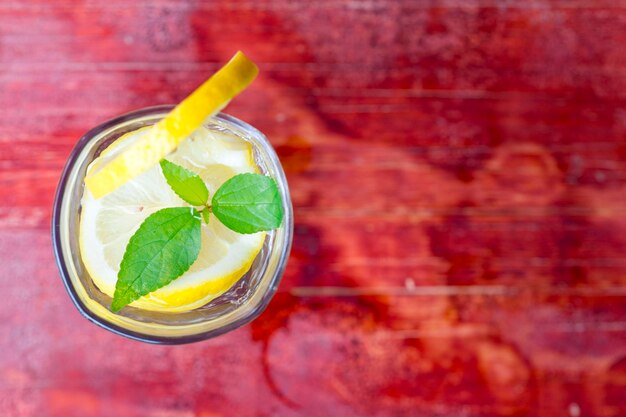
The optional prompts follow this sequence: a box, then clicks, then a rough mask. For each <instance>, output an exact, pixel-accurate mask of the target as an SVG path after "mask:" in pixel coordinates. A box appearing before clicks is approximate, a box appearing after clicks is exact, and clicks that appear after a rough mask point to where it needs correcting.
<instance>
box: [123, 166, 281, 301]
mask: <svg viewBox="0 0 626 417" xmlns="http://www.w3.org/2000/svg"><path fill="white" fill-rule="evenodd" d="M160 165H161V171H162V172H163V175H164V177H165V179H166V181H167V183H168V184H169V186H170V188H172V190H173V191H174V192H175V193H176V194H177V195H178V196H179V197H180V198H181V199H183V200H184V201H185V202H187V203H188V204H190V205H192V206H196V207H198V206H204V207H203V208H202V209H196V208H194V207H172V208H165V209H161V210H159V211H157V212H155V213H152V214H151V215H150V216H148V217H147V218H146V219H145V220H144V222H143V223H142V224H141V225H140V226H139V229H137V231H136V232H135V233H134V234H133V236H132V237H131V238H130V240H129V242H128V244H127V246H126V251H125V252H124V257H123V258H122V262H121V264H120V271H119V273H118V275H117V283H116V285H115V293H114V295H113V302H112V304H111V311H113V312H118V311H120V310H121V309H122V308H124V307H125V306H126V305H128V304H130V303H132V302H133V301H135V300H137V299H139V298H141V297H143V296H144V295H147V294H149V293H151V292H153V291H156V290H158V289H159V288H162V287H164V286H166V285H167V284H169V283H170V282H172V281H173V280H175V279H176V278H178V277H180V276H181V275H183V274H184V273H185V272H187V270H189V268H190V267H191V266H192V265H193V263H194V262H195V261H196V259H197V258H198V255H199V253H200V245H201V226H202V220H201V217H202V219H203V220H204V222H205V223H206V224H208V223H209V219H210V215H211V213H213V214H214V215H215V217H216V218H217V219H218V220H219V221H221V222H222V223H223V224H224V225H225V226H226V227H228V228H229V229H231V230H233V231H235V232H238V233H255V232H260V231H266V230H272V229H275V228H278V227H280V225H281V223H282V221H283V217H284V210H283V205H282V200H281V197H280V191H279V190H278V186H277V184H276V181H274V179H272V178H270V177H267V176H264V175H260V174H239V175H235V176H234V177H232V178H230V179H229V180H228V181H226V182H225V183H224V184H222V186H221V187H220V188H219V189H218V190H217V191H216V192H215V194H214V195H213V198H212V199H211V204H210V205H209V204H208V200H209V191H208V189H207V187H206V185H205V184H204V182H202V179H201V178H200V176H198V175H197V174H196V173H194V172H192V171H190V170H188V169H186V168H183V167H181V166H179V165H176V164H175V163H173V162H170V161H167V160H165V159H163V160H161V162H160Z"/></svg>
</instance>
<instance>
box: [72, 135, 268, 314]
mask: <svg viewBox="0 0 626 417" xmlns="http://www.w3.org/2000/svg"><path fill="white" fill-rule="evenodd" d="M149 134H150V130H149V129H148V128H142V129H139V130H136V131H133V132H129V133H127V134H126V135H124V136H123V137H121V138H120V139H118V140H116V141H115V142H113V143H112V144H111V145H110V146H109V147H108V148H106V149H105V150H104V151H103V152H102V154H101V155H100V157H98V158H97V159H96V160H94V161H93V162H92V163H91V165H90V166H89V168H88V169H87V173H89V172H90V171H91V170H93V169H97V168H98V165H101V164H105V163H106V162H107V161H108V160H110V159H111V158H113V157H114V156H115V155H116V154H118V153H119V152H122V151H123V150H124V149H125V148H127V147H129V146H132V144H133V143H136V142H137V141H138V140H140V139H141V138H142V137H144V136H145V135H149ZM167 160H169V161H172V162H175V163H177V164H178V165H180V166H183V167H185V168H187V169H189V170H191V171H194V172H196V173H198V174H199V175H200V177H201V178H202V179H203V180H204V182H205V183H206V185H207V187H208V189H209V193H210V195H213V194H215V192H216V191H217V189H218V188H219V186H220V185H222V184H223V183H224V182H226V180H228V179H229V178H231V177H233V176H234V175H236V174H241V173H258V172H259V168H258V166H257V165H256V163H255V162H254V156H253V149H252V145H251V144H250V143H248V142H246V141H245V140H243V139H241V138H238V137H236V136H232V135H227V134H224V133H222V132H217V131H210V130H209V129H207V128H204V127H202V128H200V129H197V130H196V131H195V132H194V133H193V134H192V136H191V137H190V138H189V139H187V140H185V141H184V142H182V143H181V145H180V146H179V147H178V148H177V150H176V151H174V152H173V153H172V154H170V155H168V156H167ZM81 205H82V208H83V210H82V213H81V220H80V238H79V242H80V252H81V255H82V259H83V262H84V264H85V267H86V269H87V271H88V272H89V275H91V277H92V279H93V281H94V283H95V284H96V286H97V287H98V288H99V289H100V290H101V291H102V292H103V293H105V294H107V295H109V296H110V297H113V294H114V291H115V283H116V280H117V272H118V269H119V265H120V263H121V261H122V256H123V255H124V249H125V247H126V244H127V243H128V241H129V239H130V237H131V236H132V235H133V233H134V232H135V230H136V229H137V228H138V227H139V225H140V224H141V223H142V222H143V221H144V220H145V219H146V218H147V217H148V216H149V215H150V214H152V213H154V212H156V211H157V210H159V209H162V208H166V207H176V206H184V205H185V202H184V201H183V200H182V199H181V198H180V197H178V196H177V195H176V194H175V193H174V192H173V191H172V189H171V188H170V187H169V186H168V184H167V182H166V180H165V178H164V177H163V175H162V173H161V170H160V168H159V166H158V165H157V166H154V167H152V168H151V169H149V170H148V171H146V172H144V173H143V174H141V175H139V176H138V177H135V178H133V179H132V180H130V181H129V182H127V183H125V184H124V185H122V186H121V187H119V188H117V189H116V190H114V191H113V192H111V193H109V194H107V195H106V196H104V197H102V198H100V199H95V198H94V196H93V194H92V193H91V192H89V190H87V189H86V190H85V193H84V194H83V197H82V202H81ZM211 216H213V215H211ZM211 220H212V221H211ZM211 220H209V222H208V224H207V225H206V226H205V227H202V228H201V231H202V235H201V236H202V245H201V251H200V255H199V257H198V260H197V261H196V262H195V263H194V264H193V265H192V266H191V268H190V269H189V271H187V272H186V273H185V274H184V275H182V276H181V277H179V278H177V279H176V280H175V281H172V282H171V283H170V284H169V285H167V286H165V287H163V288H161V289H159V290H157V291H155V292H152V293H150V294H149V295H146V296H145V297H142V298H141V299H139V300H137V301H135V302H133V303H132V304H131V305H132V306H134V307H138V308H142V309H148V310H157V311H172V312H176V311H185V310H191V309H194V308H197V307H199V306H202V305H204V304H206V303H207V302H209V301H211V300H212V299H214V298H215V297H217V296H219V295H221V294H223V293H224V292H225V291H226V290H228V289H229V288H230V287H231V286H232V285H233V284H234V283H235V282H236V281H237V280H238V279H239V278H241V277H242V276H243V274H244V273H246V272H247V271H248V269H249V268H250V266H251V265H252V262H253V261H254V259H255V257H256V255H257V254H258V253H259V251H260V250H261V247H262V246H263V241H264V240H265V233H264V232H258V233H254V234H239V233H236V232H234V231H232V230H230V229H228V228H227V227H225V226H224V225H223V224H221V223H220V222H219V221H217V220H216V219H211Z"/></svg>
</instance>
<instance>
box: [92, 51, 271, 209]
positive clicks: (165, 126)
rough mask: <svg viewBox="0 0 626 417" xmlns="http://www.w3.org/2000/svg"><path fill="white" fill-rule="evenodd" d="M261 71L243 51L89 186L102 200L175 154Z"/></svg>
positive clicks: (103, 169) (102, 169) (102, 168)
mask: <svg viewBox="0 0 626 417" xmlns="http://www.w3.org/2000/svg"><path fill="white" fill-rule="evenodd" d="M258 73H259V69H258V67H257V66H256V65H255V64H254V62H252V61H251V60H249V59H248V58H247V57H246V56H245V55H244V54H243V53H242V52H241V51H239V52H237V53H236V54H235V56H234V57H233V58H232V59H231V60H230V61H229V62H228V63H227V64H226V65H224V66H223V67H222V68H221V69H220V70H219V71H217V72H216V73H215V74H214V75H213V76H212V77H211V78H209V79H208V80H207V81H205V82H204V83H203V84H202V85H201V86H200V87H198V88H197V89H196V90H195V91H194V92H193V93H191V94H190V95H189V97H187V98H186V99H185V100H183V101H182V102H181V103H180V104H179V105H178V106H176V107H175V108H174V109H173V110H172V111H171V112H170V113H169V114H168V115H167V116H166V117H165V118H164V119H163V120H161V121H159V122H158V123H157V124H155V125H154V126H152V127H151V129H150V130H151V132H150V134H149V135H144V136H143V137H142V138H141V140H137V141H135V142H133V144H132V145H131V146H129V147H128V148H126V149H124V151H123V152H120V153H119V155H117V156H116V157H115V158H113V159H111V160H110V161H107V163H106V164H101V165H99V166H98V167H97V169H93V170H92V171H91V172H89V173H88V175H87V177H86V178H85V185H86V186H87V188H88V189H89V191H90V192H91V194H92V195H93V196H94V197H95V198H100V197H102V196H104V195H106V194H107V193H110V192H111V191H113V190H115V189H116V188H117V187H119V186H121V185H122V184H124V183H126V182H127V181H129V180H130V179H131V178H133V177H135V176H137V175H139V174H141V173H142V172H144V171H146V170H147V169H149V168H151V167H152V166H154V165H156V164H158V162H159V161H160V160H161V159H162V158H164V157H165V156H166V155H168V154H169V153H170V152H172V151H173V150H174V149H176V147H177V146H178V145H179V144H180V143H181V141H182V140H183V139H185V138H186V137H188V136H189V135H190V134H191V133H192V132H193V131H194V130H196V129H197V128H198V127H200V125H201V124H202V122H203V121H204V120H205V119H206V118H207V117H210V116H212V115H214V114H216V113H218V112H219V111H220V110H221V109H223V108H224V107H225V106H226V105H227V104H228V102H229V101H230V100H231V99H232V98H233V97H235V96H236V95H237V94H239V93H240V92H241V91H243V90H244V89H245V88H246V87H247V86H248V85H250V83H251V82H252V81H253V80H254V79H255V78H256V76H257V74H258Z"/></svg>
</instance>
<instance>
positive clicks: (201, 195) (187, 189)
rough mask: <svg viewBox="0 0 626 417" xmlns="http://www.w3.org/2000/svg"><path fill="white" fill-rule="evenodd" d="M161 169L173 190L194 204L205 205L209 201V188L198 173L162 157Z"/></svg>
mask: <svg viewBox="0 0 626 417" xmlns="http://www.w3.org/2000/svg"><path fill="white" fill-rule="evenodd" d="M160 164H161V170H162V171H163V175H164V176H165V179H166V180H167V183H168V184H169V185H170V187H172V190H174V192H175V193H176V194H177V195H178V196H179V197H180V198H182V199H183V200H185V201H186V202H188V203H189V204H191V205H192V206H204V205H205V204H206V203H207V201H209V190H207V188H206V185H204V182H203V181H202V178H200V176H198V174H196V173H194V172H192V171H189V170H188V169H185V168H183V167H181V166H180V165H176V164H175V163H173V162H170V161H168V160H167V159H161V162H160Z"/></svg>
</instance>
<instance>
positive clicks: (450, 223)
mask: <svg viewBox="0 0 626 417" xmlns="http://www.w3.org/2000/svg"><path fill="white" fill-rule="evenodd" d="M624 45H626V2H624V1H622V0H527V1H509V0H441V1H426V0H424V1H422V0H352V1H330V0H318V1H316V2H306V1H289V0H276V1H267V0H265V1H263V0H258V1H253V0H241V1H220V2H217V1H215V2H209V1H205V2H200V1H189V2H170V1H165V0H151V1H149V0H138V1H132V2H131V1H125V0H107V1H98V2H96V1H88V0H81V1H70V0H59V1H54V2H52V1H46V0H23V1H17V0H15V1H14V0H2V1H0V109H1V113H0V296H1V300H2V302H1V303H0V323H1V324H0V415H2V416H12V417H29V416H38V417H46V416H63V417H72V416H81V417H90V416H154V417H190V416H202V417H218V416H219V417H222V416H223V417H226V416H237V417H246V416H259V417H264V416H277V417H283V416H285V417H286V416H337V417H342V416H374V417H378V416H380V417H383V416H384V417H386V416H424V417H435V416H453V417H456V416H484V417H487V416H489V417H492V416H493V417H496V416H497V417H500V416H518V417H521V416H542V417H543V416H546V417H557V416H570V417H577V416H602V417H618V416H624V415H626V257H625V255H626V93H625V91H626V48H625V47H624ZM237 49H243V50H244V51H246V53H248V54H249V55H250V56H251V57H252V58H253V59H254V60H256V61H257V62H258V63H259V64H260V66H261V69H262V75H261V77H260V79H259V80H258V81H257V82H255V84H254V85H253V87H252V88H251V89H250V90H249V91H247V92H246V93H245V94H244V95H242V96H241V97H240V98H238V99H237V100H236V101H235V102H233V103H232V105H231V106H230V107H229V109H228V112H230V113H232V114H234V115H236V116H238V117H240V118H242V119H244V120H246V121H248V122H250V123H252V124H253V125H256V126H258V127H259V129H261V130H262V131H264V132H265V133H266V134H267V135H268V136H269V137H270V138H271V141H272V143H273V144H274V145H275V146H276V148H277V150H278V152H279V154H280V156H281V158H282V161H283V164H284V166H285V168H286V170H287V174H288V179H289V182H290V186H291V190H292V193H293V202H294V207H295V215H296V227H295V238H294V247H293V253H292V256H291V259H290V261H289V266H288V269H287V272H286V275H285V278H284V280H283V282H282V284H281V287H280V290H279V293H278V294H277V296H276V297H275V299H274V300H273V301H272V303H271V304H270V306H269V308H268V309H267V310H266V311H265V313H264V314H263V315H262V316H261V317H260V318H259V319H258V320H257V321H255V322H254V323H252V324H251V325H248V326H246V327H244V328H241V329H239V330H237V331H234V332H232V333H230V334H228V335H225V336H223V337H219V338H217V339H214V340H210V341H206V342H203V343H197V344H193V345H187V346H177V347H164V346H151V345H145V344H140V343H137V342H132V341H129V340H125V339H123V338H120V337H117V336H114V335H112V334H109V333H108V332H106V331H104V330H102V329H100V328H97V327H96V326H94V325H92V324H90V323H88V322H87V321H86V320H84V319H82V318H81V317H80V315H79V314H78V312H77V311H76V309H75V308H74V307H73V306H72V304H71V302H70V300H69V298H68V297H67V295H66V294H65V291H64V289H63V288H62V285H61V281H60V279H59V277H58V273H57V270H56V266H55V265H54V261H53V256H52V248H51V241H50V236H49V234H50V230H49V223H50V213H51V205H52V200H53V192H54V189H55V187H56V183H57V181H58V178H59V175H60V172H61V169H62V167H63V164H64V161H65V160H66V158H67V156H68V155H69V152H70V150H71V149H72V147H73V146H74V144H75V143H76V141H77V139H78V138H79V137H80V136H81V135H82V134H83V133H84V132H85V131H86V130H88V129H89V128H91V127H93V126H94V125H96V124H98V123H100V122H102V121H104V120H106V119H109V118H111V117H113V116H115V115H117V114H120V113H123V112H125V111H128V110H132V109H136V108H140V107H144V106H147V105H153V104H161V103H172V102H177V101H178V100H180V99H181V98H183V97H184V96H185V94H187V93H188V92H189V91H191V89H193V88H194V86H196V85H197V84H198V83H199V82H200V81H202V80H203V79H204V78H206V77H207V76H208V75H209V74H210V73H211V72H212V71H213V70H214V69H215V68H217V66H218V65H219V63H222V62H224V61H225V60H226V59H227V58H228V57H229V56H230V55H232V53H233V52H234V51H235V50H237Z"/></svg>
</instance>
